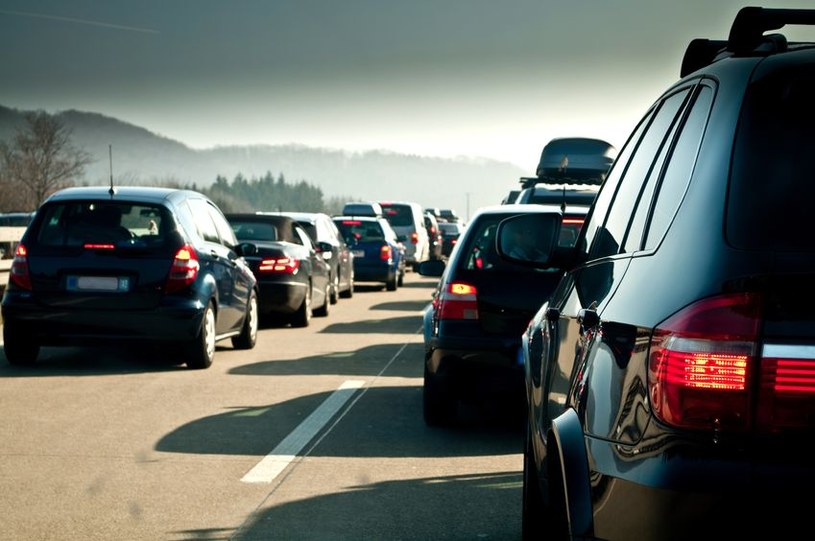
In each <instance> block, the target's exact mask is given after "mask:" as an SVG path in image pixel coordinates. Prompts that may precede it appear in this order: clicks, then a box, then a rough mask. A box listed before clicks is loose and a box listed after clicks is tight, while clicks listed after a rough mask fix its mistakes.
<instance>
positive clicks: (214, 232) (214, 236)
mask: <svg viewBox="0 0 815 541" xmlns="http://www.w3.org/2000/svg"><path fill="white" fill-rule="evenodd" d="M189 205H190V208H191V209H192V218H193V220H194V221H195V227H196V229H197V230H198V234H199V235H200V236H201V238H203V239H204V240H207V241H209V242H217V243H218V244H220V243H221V237H220V236H218V229H217V228H216V227H215V222H213V221H212V216H210V213H209V205H208V204H207V202H206V201H204V200H203V199H190V200H189Z"/></svg>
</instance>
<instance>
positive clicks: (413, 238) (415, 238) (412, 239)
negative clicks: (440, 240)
mask: <svg viewBox="0 0 815 541" xmlns="http://www.w3.org/2000/svg"><path fill="white" fill-rule="evenodd" d="M410 242H412V243H413V244H418V243H419V233H417V232H416V231H414V232H413V233H411V234H410Z"/></svg>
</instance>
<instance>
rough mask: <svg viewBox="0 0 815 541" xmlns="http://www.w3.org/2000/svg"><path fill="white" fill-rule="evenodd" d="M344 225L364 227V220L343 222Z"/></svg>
mask: <svg viewBox="0 0 815 541" xmlns="http://www.w3.org/2000/svg"><path fill="white" fill-rule="evenodd" d="M342 225H362V220H343V221H342Z"/></svg>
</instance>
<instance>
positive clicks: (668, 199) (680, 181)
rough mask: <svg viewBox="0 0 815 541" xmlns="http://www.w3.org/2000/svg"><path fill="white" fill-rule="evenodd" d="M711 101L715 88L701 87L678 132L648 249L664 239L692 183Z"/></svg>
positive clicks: (651, 220)
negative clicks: (692, 174)
mask: <svg viewBox="0 0 815 541" xmlns="http://www.w3.org/2000/svg"><path fill="white" fill-rule="evenodd" d="M712 101H713V89H712V88H710V87H708V86H701V87H700V91H699V94H698V96H697V97H696V100H695V101H694V103H693V108H692V109H691V112H690V114H689V115H688V118H687V120H686V121H685V125H684V126H683V127H682V132H681V133H680V134H679V138H678V140H677V143H676V148H675V149H674V151H673V153H672V155H671V160H670V162H669V163H668V166H667V168H666V169H665V175H664V177H663V179H662V181H661V182H660V185H659V190H658V193H657V197H656V200H655V202H654V205H653V207H654V210H653V211H652V215H651V218H650V224H649V225H648V234H647V236H646V240H645V246H644V248H645V249H646V250H652V249H654V248H656V246H657V244H659V242H661V241H662V238H663V237H664V236H665V232H666V231H667V230H668V225H669V224H670V223H671V220H672V219H673V217H674V215H675V214H676V211H677V209H678V208H679V205H680V203H681V202H682V198H683V197H684V195H685V191H686V190H687V188H688V183H689V182H690V178H691V173H692V172H693V166H694V164H695V163H696V155H697V153H698V152H699V145H700V144H701V143H702V135H703V134H704V131H705V126H706V125H707V119H708V115H709V114H710V106H711V103H712Z"/></svg>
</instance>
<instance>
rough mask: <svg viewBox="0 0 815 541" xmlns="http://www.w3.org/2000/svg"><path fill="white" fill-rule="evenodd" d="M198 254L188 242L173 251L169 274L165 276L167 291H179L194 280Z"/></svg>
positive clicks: (196, 275)
mask: <svg viewBox="0 0 815 541" xmlns="http://www.w3.org/2000/svg"><path fill="white" fill-rule="evenodd" d="M199 268H200V263H199V262H198V255H197V254H196V253H195V250H194V249H193V248H192V246H190V245H189V244H185V245H184V246H182V247H181V248H179V249H178V251H177V252H176V253H175V258H174V259H173V264H172V265H171V266H170V275H169V276H168V277H167V288H166V289H167V293H172V292H174V291H180V290H182V289H184V288H185V287H187V286H188V285H190V284H191V283H193V282H195V279H196V278H197V277H198V269H199Z"/></svg>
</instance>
